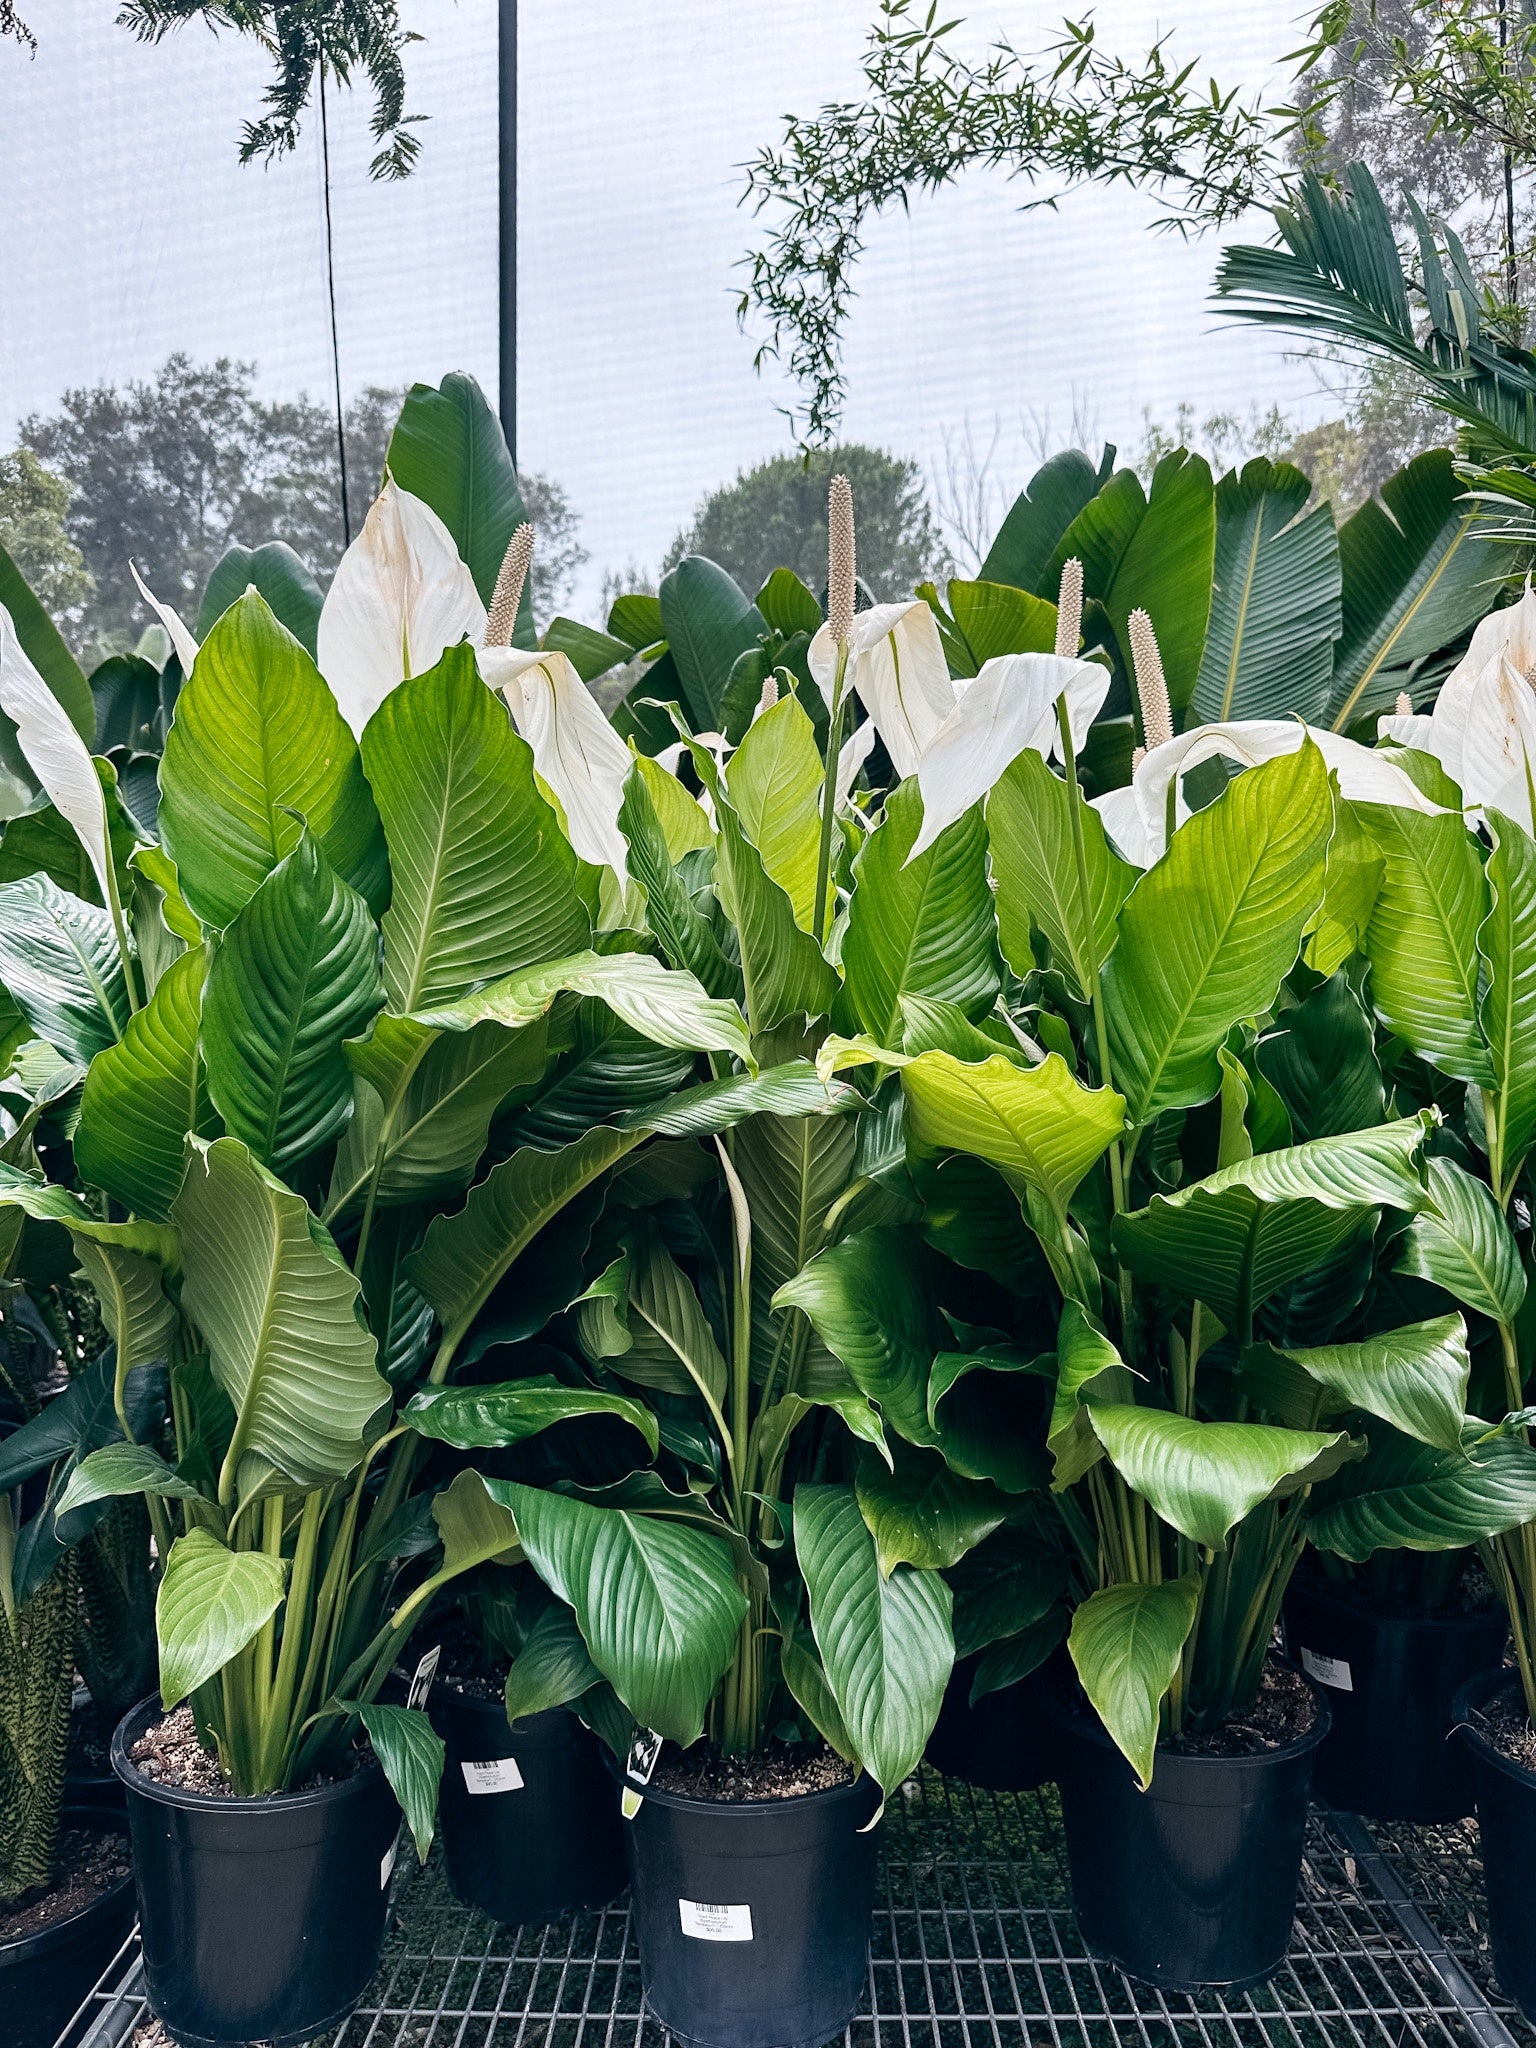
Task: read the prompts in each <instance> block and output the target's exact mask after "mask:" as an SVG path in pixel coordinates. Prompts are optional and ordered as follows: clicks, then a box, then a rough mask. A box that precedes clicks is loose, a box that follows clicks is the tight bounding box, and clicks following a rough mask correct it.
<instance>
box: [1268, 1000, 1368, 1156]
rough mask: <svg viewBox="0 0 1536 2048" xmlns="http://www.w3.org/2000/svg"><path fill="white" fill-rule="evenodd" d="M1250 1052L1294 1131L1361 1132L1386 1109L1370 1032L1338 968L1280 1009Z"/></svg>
mask: <svg viewBox="0 0 1536 2048" xmlns="http://www.w3.org/2000/svg"><path fill="white" fill-rule="evenodd" d="M1256 1058H1257V1061H1258V1067H1259V1072H1260V1073H1261V1074H1262V1075H1263V1076H1264V1078H1265V1080H1267V1081H1268V1082H1269V1083H1270V1084H1271V1085H1272V1086H1273V1087H1274V1088H1275V1089H1276V1091H1277V1092H1278V1094H1279V1096H1280V1099H1281V1101H1282V1102H1283V1103H1284V1104H1285V1108H1286V1113H1287V1114H1288V1115H1289V1117H1290V1119H1291V1128H1292V1130H1293V1131H1294V1132H1295V1133H1296V1135H1297V1137H1299V1138H1303V1139H1305V1138H1331V1137H1334V1136H1336V1135H1337V1134H1338V1133H1339V1132H1341V1131H1363V1130H1365V1129H1367V1128H1368V1127H1369V1126H1370V1125H1372V1124H1379V1123H1380V1122H1382V1120H1383V1118H1384V1117H1385V1116H1386V1094H1385V1091H1384V1089H1383V1087H1382V1081H1381V1067H1380V1064H1379V1062H1378V1061H1377V1058H1376V1037H1375V1032H1374V1030H1373V1028H1372V1025H1371V1020H1370V1018H1369V1017H1368V1016H1367V1015H1366V1013H1365V1011H1364V1009H1363V1008H1362V1007H1361V1004H1360V998H1359V997H1358V996H1357V995H1356V994H1355V991H1354V989H1353V987H1352V986H1351V984H1350V981H1349V978H1348V976H1347V975H1345V974H1344V973H1342V972H1340V973H1337V974H1334V975H1332V976H1330V977H1329V979H1328V980H1327V981H1325V982H1323V983H1322V984H1321V985H1320V986H1319V987H1317V988H1315V989H1313V990H1312V992H1311V994H1310V995H1308V996H1307V998H1306V1000H1305V1001H1304V1002H1301V1003H1298V1004H1297V1005H1296V1006H1295V1008H1294V1009H1289V1010H1285V1011H1282V1012H1281V1015H1280V1018H1279V1020H1278V1023H1277V1027H1276V1029H1275V1030H1273V1031H1270V1032H1266V1033H1265V1035H1264V1036H1263V1037H1262V1038H1261V1039H1260V1040H1259V1042H1258V1046H1257V1048H1256Z"/></svg>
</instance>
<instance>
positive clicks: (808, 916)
mask: <svg viewBox="0 0 1536 2048" xmlns="http://www.w3.org/2000/svg"><path fill="white" fill-rule="evenodd" d="M823 772H824V771H823V766H822V759H821V754H820V752H819V751H818V749H817V746H816V734H815V729H814V727H813V726H812V724H811V721H810V719H809V718H808V717H807V716H806V713H805V710H804V707H803V706H802V705H801V703H800V702H799V700H798V698H795V697H782V698H780V699H779V701H778V703H776V704H773V705H771V706H770V707H769V709H768V710H766V711H764V712H762V713H761V714H760V715H759V716H758V717H757V718H755V719H754V720H753V721H752V724H751V726H750V727H749V728H748V730H747V733H746V735H745V737H744V738H743V740H742V742H741V745H740V746H739V747H738V748H737V749H736V751H735V753H734V754H733V755H732V756H731V760H730V765H729V766H728V767H727V769H726V785H727V787H728V789H729V790H730V796H731V802H732V803H733V804H734V805H735V807H736V815H737V817H738V818H739V819H740V820H741V829H742V830H743V832H745V833H746V835H747V837H748V839H750V840H751V842H752V844H753V845H754V846H755V847H756V848H757V850H758V853H759V854H760V855H761V857H762V863H763V870H764V872H765V873H766V874H767V876H768V878H769V880H770V881H773V882H777V883H778V885H779V887H780V888H781V889H782V890H783V891H784V894H785V895H786V896H787V897H788V898H789V901H790V906H791V908H792V909H793V911H794V913H795V923H796V924H797V925H799V927H800V929H801V930H802V931H805V932H809V931H811V930H812V929H813V928H814V923H815V908H816V863H817V857H818V853H819V850H820V842H821V787H822V778H823Z"/></svg>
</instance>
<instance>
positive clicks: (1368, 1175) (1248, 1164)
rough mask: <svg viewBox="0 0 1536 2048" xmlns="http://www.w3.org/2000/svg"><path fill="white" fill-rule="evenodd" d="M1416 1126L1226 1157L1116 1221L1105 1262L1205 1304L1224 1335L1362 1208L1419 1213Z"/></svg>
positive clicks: (1344, 1231)
mask: <svg viewBox="0 0 1536 2048" xmlns="http://www.w3.org/2000/svg"><path fill="white" fill-rule="evenodd" d="M1424 1137H1425V1122H1424V1120H1423V1119H1422V1118H1421V1117H1403V1118H1401V1119H1399V1120H1398V1121H1397V1122H1396V1123H1390V1124H1381V1125H1379V1126H1378V1127H1377V1128H1376V1129H1375V1130H1370V1131H1347V1132H1342V1133H1340V1134H1339V1135H1338V1136H1337V1137H1332V1138H1314V1139H1312V1140H1311V1141H1310V1142H1309V1143H1307V1144H1304V1145H1288V1146H1286V1147H1284V1148H1283V1149H1281V1150H1279V1151H1276V1152H1261V1153H1259V1154H1257V1155H1256V1156H1255V1157H1253V1158H1251V1159H1239V1160H1235V1161H1234V1162H1233V1163H1232V1165H1230V1166H1224V1167H1222V1168H1220V1169H1219V1171H1217V1172H1216V1173H1213V1174H1209V1175H1208V1176H1207V1177H1206V1178H1205V1179H1204V1180H1199V1181H1195V1182H1193V1183H1192V1184H1191V1185H1190V1186H1189V1187H1184V1188H1179V1189H1178V1190H1177V1191H1176V1192H1175V1193H1174V1194H1172V1195H1154V1196H1153V1197H1152V1200H1151V1201H1150V1202H1149V1203H1148V1205H1147V1207H1146V1208H1145V1209H1138V1210H1135V1211H1134V1212H1132V1213H1131V1214H1130V1215H1126V1216H1117V1217H1116V1218H1115V1220H1114V1224H1113V1236H1114V1244H1115V1251H1116V1254H1117V1255H1118V1256H1119V1257H1120V1258H1121V1259H1123V1260H1124V1262H1125V1263H1126V1265H1127V1266H1129V1268H1130V1269H1131V1271H1132V1272H1133V1273H1135V1274H1137V1275H1138V1276H1139V1277H1140V1278H1142V1279H1145V1280H1149V1281H1153V1282H1155V1283H1157V1284H1159V1285H1161V1286H1165V1287H1171V1288H1173V1289H1175V1290H1176V1291H1177V1292H1178V1293H1180V1294H1183V1295H1185V1296H1186V1297H1187V1298H1189V1299H1191V1300H1200V1301H1204V1302H1208V1303H1209V1304H1210V1306H1211V1307H1212V1308H1213V1309H1214V1310H1215V1311H1216V1313H1217V1315H1218V1316H1219V1317H1220V1318H1221V1320H1222V1322H1223V1323H1224V1324H1225V1325H1226V1327H1227V1328H1228V1329H1229V1330H1236V1329H1241V1328H1243V1327H1244V1326H1245V1325H1246V1322H1247V1320H1248V1318H1249V1317H1250V1316H1251V1315H1252V1313H1253V1310H1254V1309H1255V1308H1257V1306H1258V1304H1259V1303H1260V1302H1261V1301H1265V1300H1267V1299H1268V1297H1269V1296H1270V1295H1271V1294H1273V1293H1274V1292H1275V1291H1276V1290H1277V1289H1278V1288H1281V1287H1284V1286H1285V1285H1286V1284H1287V1283H1288V1282H1290V1281H1292V1280H1295V1279H1297V1278H1298V1277H1299V1276H1300V1275H1301V1274H1303V1273H1306V1272H1307V1271H1309V1269H1310V1268H1311V1267H1313V1266H1314V1265H1316V1264H1317V1263H1318V1261H1319V1260H1321V1259H1322V1258H1324V1257H1325V1256H1326V1255H1327V1254H1328V1253H1329V1252H1330V1251H1331V1250H1333V1249H1334V1247H1335V1246H1337V1245H1339V1244H1342V1243H1343V1242H1344V1240H1345V1239H1346V1238H1348V1237H1350V1236H1352V1235H1353V1234H1354V1232H1355V1231H1356V1230H1357V1229H1358V1228H1359V1226H1360V1224H1361V1223H1362V1222H1363V1221H1364V1220H1365V1218H1366V1217H1367V1215H1368V1214H1369V1213H1370V1211H1371V1210H1372V1209H1373V1208H1391V1209H1401V1210H1405V1211H1407V1212H1408V1213H1409V1214H1410V1215H1411V1214H1414V1213H1416V1212H1417V1211H1418V1210H1420V1209H1422V1208H1424V1207H1425V1204H1426V1194H1425V1187H1424V1182H1423V1179H1422V1178H1421V1173H1420V1168H1419V1163H1418V1162H1419V1155H1420V1152H1421V1150H1422V1148H1423V1144H1424Z"/></svg>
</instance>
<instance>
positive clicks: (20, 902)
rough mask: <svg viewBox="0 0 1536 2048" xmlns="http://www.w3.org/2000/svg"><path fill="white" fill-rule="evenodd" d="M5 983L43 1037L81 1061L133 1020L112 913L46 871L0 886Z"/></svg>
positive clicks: (0, 980) (0, 958)
mask: <svg viewBox="0 0 1536 2048" xmlns="http://www.w3.org/2000/svg"><path fill="white" fill-rule="evenodd" d="M0 986H3V987H4V988H5V990H6V992H7V994H8V995H9V996H10V998H11V1001H12V1002H13V1003H14V1004H15V1005H16V1007H17V1009H18V1010H20V1011H21V1013H22V1015H23V1016H24V1017H25V1018H26V1020H27V1022H28V1023H29V1024H30V1025H31V1026H32V1029H33V1030H34V1031H35V1032H36V1034H37V1036H38V1037H39V1038H45V1039H47V1041H48V1043H49V1044H50V1045H51V1046H54V1047H55V1048H56V1049H57V1050H58V1051H59V1052H61V1053H63V1054H65V1056H66V1057H67V1058H69V1059H72V1060H74V1061H75V1062H76V1063H77V1064H78V1065H80V1066H82V1067H83V1066H86V1065H88V1064H89V1062H90V1061H91V1060H92V1059H93V1058H94V1057H95V1055H96V1054H97V1053H99V1052H101V1051H103V1050H104V1049H105V1048H106V1047H107V1046H109V1045H115V1044H116V1043H117V1041H118V1039H119V1038H121V1036H122V1034H123V1030H124V1027H125V1026H126V1024H127V1022H128V1016H129V1010H128V990H127V986H126V984H125V983H124V980H123V963H122V959H121V957H120V955H119V953H118V949H117V937H116V934H115V933H114V931H113V929H112V919H111V917H110V915H109V914H108V913H107V912H106V911H105V910H102V909H100V908H98V907H97V905H95V904H94V903H82V902H81V901H80V898H79V897H78V896H66V895H65V893H64V891H63V890H62V889H60V888H59V887H58V886H57V885H56V884H55V883H53V882H51V881H50V880H49V879H48V877H47V876H46V875H28V876H27V877H26V878H25V880H23V881H20V882H7V883H5V884H4V886H3V887H0Z"/></svg>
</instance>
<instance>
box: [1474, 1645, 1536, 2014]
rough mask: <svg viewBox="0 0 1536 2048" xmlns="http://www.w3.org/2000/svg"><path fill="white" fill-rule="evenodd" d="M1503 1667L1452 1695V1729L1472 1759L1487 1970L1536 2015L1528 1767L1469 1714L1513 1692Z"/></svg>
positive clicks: (1535, 1893) (1534, 1833)
mask: <svg viewBox="0 0 1536 2048" xmlns="http://www.w3.org/2000/svg"><path fill="white" fill-rule="evenodd" d="M1519 1687H1520V1681H1519V1679H1518V1678H1517V1677H1515V1676H1514V1674H1513V1673H1512V1672H1509V1671H1505V1670H1503V1669H1500V1670H1497V1671H1484V1672H1480V1673H1479V1674H1478V1676H1477V1677H1476V1678H1472V1679H1469V1680H1468V1681H1467V1683H1466V1684H1465V1685H1464V1686H1463V1687H1462V1688H1461V1691H1460V1692H1459V1693H1458V1694H1457V1695H1456V1707H1455V1714H1456V1729H1457V1733H1458V1735H1459V1736H1460V1739H1461V1741H1462V1742H1463V1743H1464V1744H1465V1745H1466V1749H1467V1752H1468V1754H1469V1755H1470V1757H1471V1759H1472V1783H1473V1788H1474V1790H1475V1791H1476V1794H1477V1825H1478V1831H1479V1833H1480V1834H1481V1836H1482V1849H1483V1883H1484V1885H1485V1886H1486V1888H1487V1893H1488V1932H1489V1935H1490V1937H1491V1939H1492V1942H1493V1969H1494V1975H1495V1976H1496V1977H1497V1978H1498V1980H1499V1982H1500V1983H1501V1984H1502V1985H1503V1987H1504V1989H1505V1990H1506V1991H1507V1992H1508V1993H1509V1995H1510V1997H1511V1998H1512V1999H1513V2000H1514V2001H1515V2003H1516V2005H1518V2006H1519V2008H1520V2010H1521V2011H1522V2012H1523V2013H1524V2014H1525V2016H1526V2018H1527V2019H1533V2018H1536V1771H1528V1770H1527V1769H1526V1768H1525V1766H1524V1765H1523V1764H1517V1763H1516V1762H1515V1760H1514V1758H1513V1757H1508V1756H1505V1755H1504V1754H1503V1752H1502V1751H1501V1750H1499V1749H1496V1748H1495V1747H1494V1745H1493V1743H1491V1742H1490V1741H1489V1740H1488V1737H1487V1736H1486V1735H1485V1734H1483V1732H1482V1730H1481V1729H1480V1728H1479V1727H1478V1725H1477V1722H1476V1720H1475V1718H1474V1717H1475V1716H1476V1714H1477V1713H1478V1712H1479V1711H1480V1710H1481V1709H1482V1708H1483V1707H1485V1706H1487V1704H1488V1702H1489V1701H1490V1700H1491V1699H1492V1698H1493V1697H1494V1695H1495V1694H1496V1693H1501V1692H1505V1693H1514V1694H1516V1695H1517V1696H1518V1693H1519Z"/></svg>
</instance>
